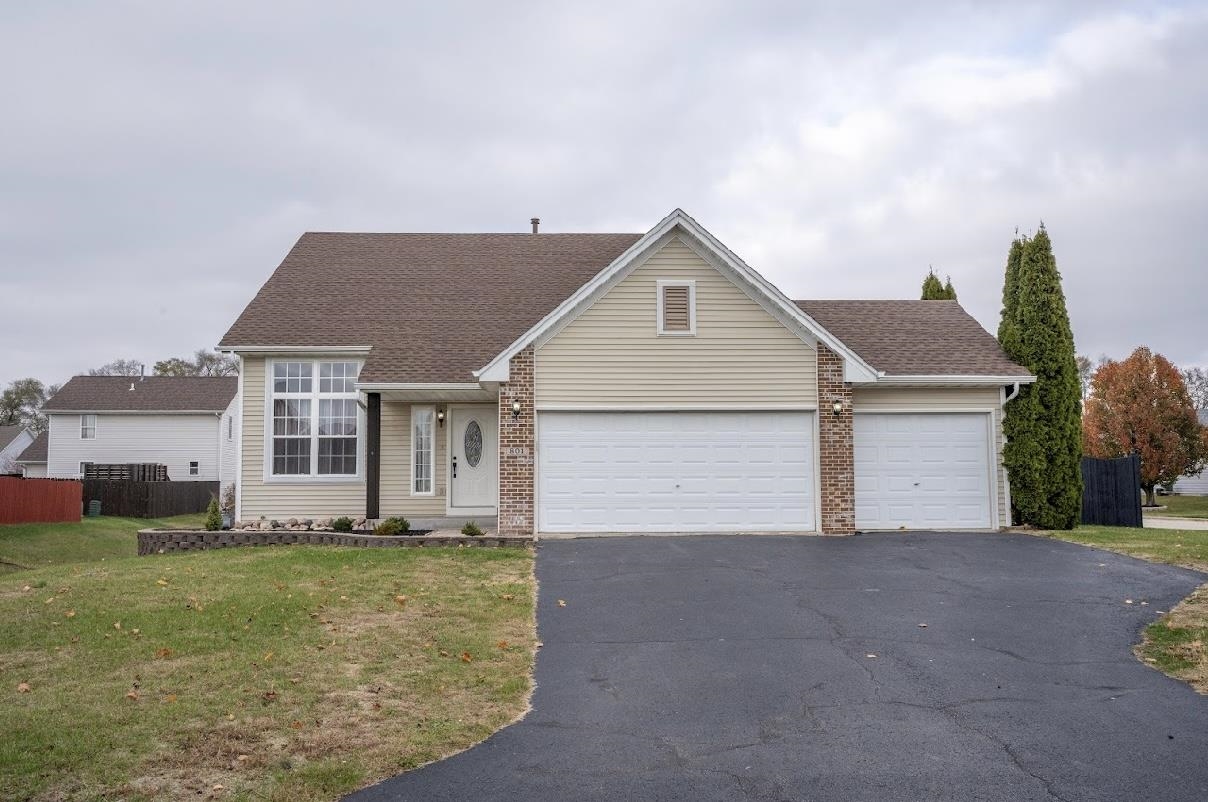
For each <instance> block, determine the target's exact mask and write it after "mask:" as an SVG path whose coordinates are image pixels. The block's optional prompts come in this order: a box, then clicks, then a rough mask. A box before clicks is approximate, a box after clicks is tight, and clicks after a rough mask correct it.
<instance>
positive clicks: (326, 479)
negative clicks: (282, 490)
mask: <svg viewBox="0 0 1208 802" xmlns="http://www.w3.org/2000/svg"><path fill="white" fill-rule="evenodd" d="M264 483H265V484H266V485H356V484H364V483H365V477H364V476H265V477H264Z"/></svg>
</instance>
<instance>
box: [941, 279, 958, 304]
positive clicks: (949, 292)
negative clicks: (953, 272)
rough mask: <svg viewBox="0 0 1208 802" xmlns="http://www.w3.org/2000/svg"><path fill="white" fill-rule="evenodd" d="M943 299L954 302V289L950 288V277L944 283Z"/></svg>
mask: <svg viewBox="0 0 1208 802" xmlns="http://www.w3.org/2000/svg"><path fill="white" fill-rule="evenodd" d="M944 298H946V299H947V300H949V301H955V300H956V287H953V286H952V276H948V280H947V281H945V282H944Z"/></svg>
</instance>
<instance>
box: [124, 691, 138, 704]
mask: <svg viewBox="0 0 1208 802" xmlns="http://www.w3.org/2000/svg"><path fill="white" fill-rule="evenodd" d="M126 698H127V699H130V700H132V701H135V702H137V701H138V691H127V692H126Z"/></svg>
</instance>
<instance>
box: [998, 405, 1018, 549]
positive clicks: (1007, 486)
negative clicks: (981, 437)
mask: <svg viewBox="0 0 1208 802" xmlns="http://www.w3.org/2000/svg"><path fill="white" fill-rule="evenodd" d="M1019 387H1020V384H1019V382H1015V383H1014V384H1013V385H1012V386H1011V392H1009V393H1008V392H1007V388H1006V387H1003V388H1002V389H1001V390H1000V391H999V392H1000V394H1001V397H1002V403H1001V404H999V413H998V426H999V430H1000V431H1001V429H1002V419H1003V416H1004V415H1005V414H1006V411H1007V409H1006V408H1007V402H1008V401H1010V400H1011V399H1012V398H1014V397H1015V396H1017V395H1019ZM1002 442H1003V445H1004V446H1006V444H1007V435H1006V433H1003V435H1002ZM998 459H999V462H1001V461H1002V454H1001V453H1000V454H999V455H998ZM1001 470H1002V472H1003V475H1002V485H1003V489H1004V490H1005V491H1006V495H1007V498H1006V502H1007V504H1006V507H1007V526H1013V525H1014V524H1015V522H1014V521H1013V520H1011V477H1010V475H1008V474H1007V468H1006V466H1005V465H1003V466H1002V469H1001Z"/></svg>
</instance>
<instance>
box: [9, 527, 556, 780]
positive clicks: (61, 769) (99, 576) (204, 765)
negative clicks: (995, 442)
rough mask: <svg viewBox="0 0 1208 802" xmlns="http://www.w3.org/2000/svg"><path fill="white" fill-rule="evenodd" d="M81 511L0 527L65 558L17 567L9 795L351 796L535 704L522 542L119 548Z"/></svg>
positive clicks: (43, 552) (530, 591)
mask: <svg viewBox="0 0 1208 802" xmlns="http://www.w3.org/2000/svg"><path fill="white" fill-rule="evenodd" d="M98 524H99V528H97V526H98ZM128 524H129V522H127V525H128ZM144 524H145V522H142V521H140V522H138V525H144ZM79 526H81V527H82V529H81V530H80V531H75V530H71V531H69V532H68V533H67V534H66V535H65V534H64V533H63V532H62V531H61V527H60V528H58V529H57V528H55V527H50V528H48V529H45V530H36V529H32V530H31V529H30V528H29V527H6V528H5V529H6V530H8V531H4V532H0V544H3V547H4V548H5V549H7V550H6V551H5V552H4V553H6V554H13V555H20V557H21V559H23V560H25V561H27V562H35V561H37V560H45V561H51V562H57V563H58V564H53V565H50V566H48V567H41V568H36V569H31V570H18V571H12V572H10V573H8V574H5V575H3V576H0V699H3V700H4V701H3V703H2V704H0V731H3V732H4V733H5V736H4V738H3V739H0V798H6V799H9V798H35V799H38V798H42V799H56V800H58V799H64V800H84V799H96V798H101V797H104V798H120V799H129V800H151V799H163V798H173V799H177V798H186V797H187V798H211V797H214V796H222V797H223V798H228V799H249V800H250V799H257V800H260V799H268V800H289V802H306V801H307V800H327V799H334V798H336V797H338V796H340V795H342V794H345V793H347V792H349V791H352V790H354V789H355V788H358V787H361V786H363V785H366V784H368V783H370V782H373V781H374V780H377V779H380V778H383V777H386V776H390V775H391V774H394V773H397V772H399V771H402V770H405V769H408V768H412V767H414V766H417V765H419V764H421V763H424V762H427V761H430V760H433V759H436V758H439V757H441V756H443V755H446V754H448V753H450V752H453V751H456V750H459V749H462V748H464V747H466V746H469V745H471V744H473V743H475V742H477V741H479V740H481V739H482V738H485V737H486V736H487V735H489V734H490V733H491V732H493V731H494V730H496V729H497V728H499V727H500V726H502V725H504V724H506V723H507V722H509V721H511V720H513V719H514V718H516V717H517V716H518V715H519V714H520V713H521V712H523V710H524V709H525V706H526V704H527V699H528V693H529V689H530V671H531V666H532V654H533V649H534V645H535V642H534V630H533V604H534V585H533V579H532V554H531V552H529V551H527V550H519V549H478V548H475V549H372V550H369V549H363V550H356V549H341V548H334V547H271V548H244V549H224V550H216V551H209V552H194V553H182V554H169V555H157V556H151V557H123V556H119V555H120V554H122V553H129V551H128V548H127V547H128V545H129V543H130V542H131V541H129V540H128V538H129V535H128V533H126V531H125V530H124V529H123V525H122V524H121V523H119V522H118V521H117V520H116V519H102V521H101V522H98V523H89V524H81V525H79ZM18 530H19V531H18ZM85 532H87V533H88V534H84V533H85ZM62 538H68V539H71V538H74V541H73V542H74V545H73V546H72V547H68V546H65V545H63V544H59V543H53V544H48V543H44V542H40V541H42V540H46V539H53V540H59V539H62ZM87 548H94V552H95V553H97V554H102V555H105V559H104V561H103V562H102V561H100V559H99V558H96V559H94V560H93V561H91V562H82V561H73V560H75V559H76V558H78V557H80V556H82V554H83V552H84V551H85V550H86V549H87ZM65 552H66V553H65ZM110 554H112V555H114V556H108V555H110ZM24 684H27V685H28V690H26V686H25V685H24ZM218 785H221V786H222V789H221V790H220V792H215V790H214V788H215V786H218Z"/></svg>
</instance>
